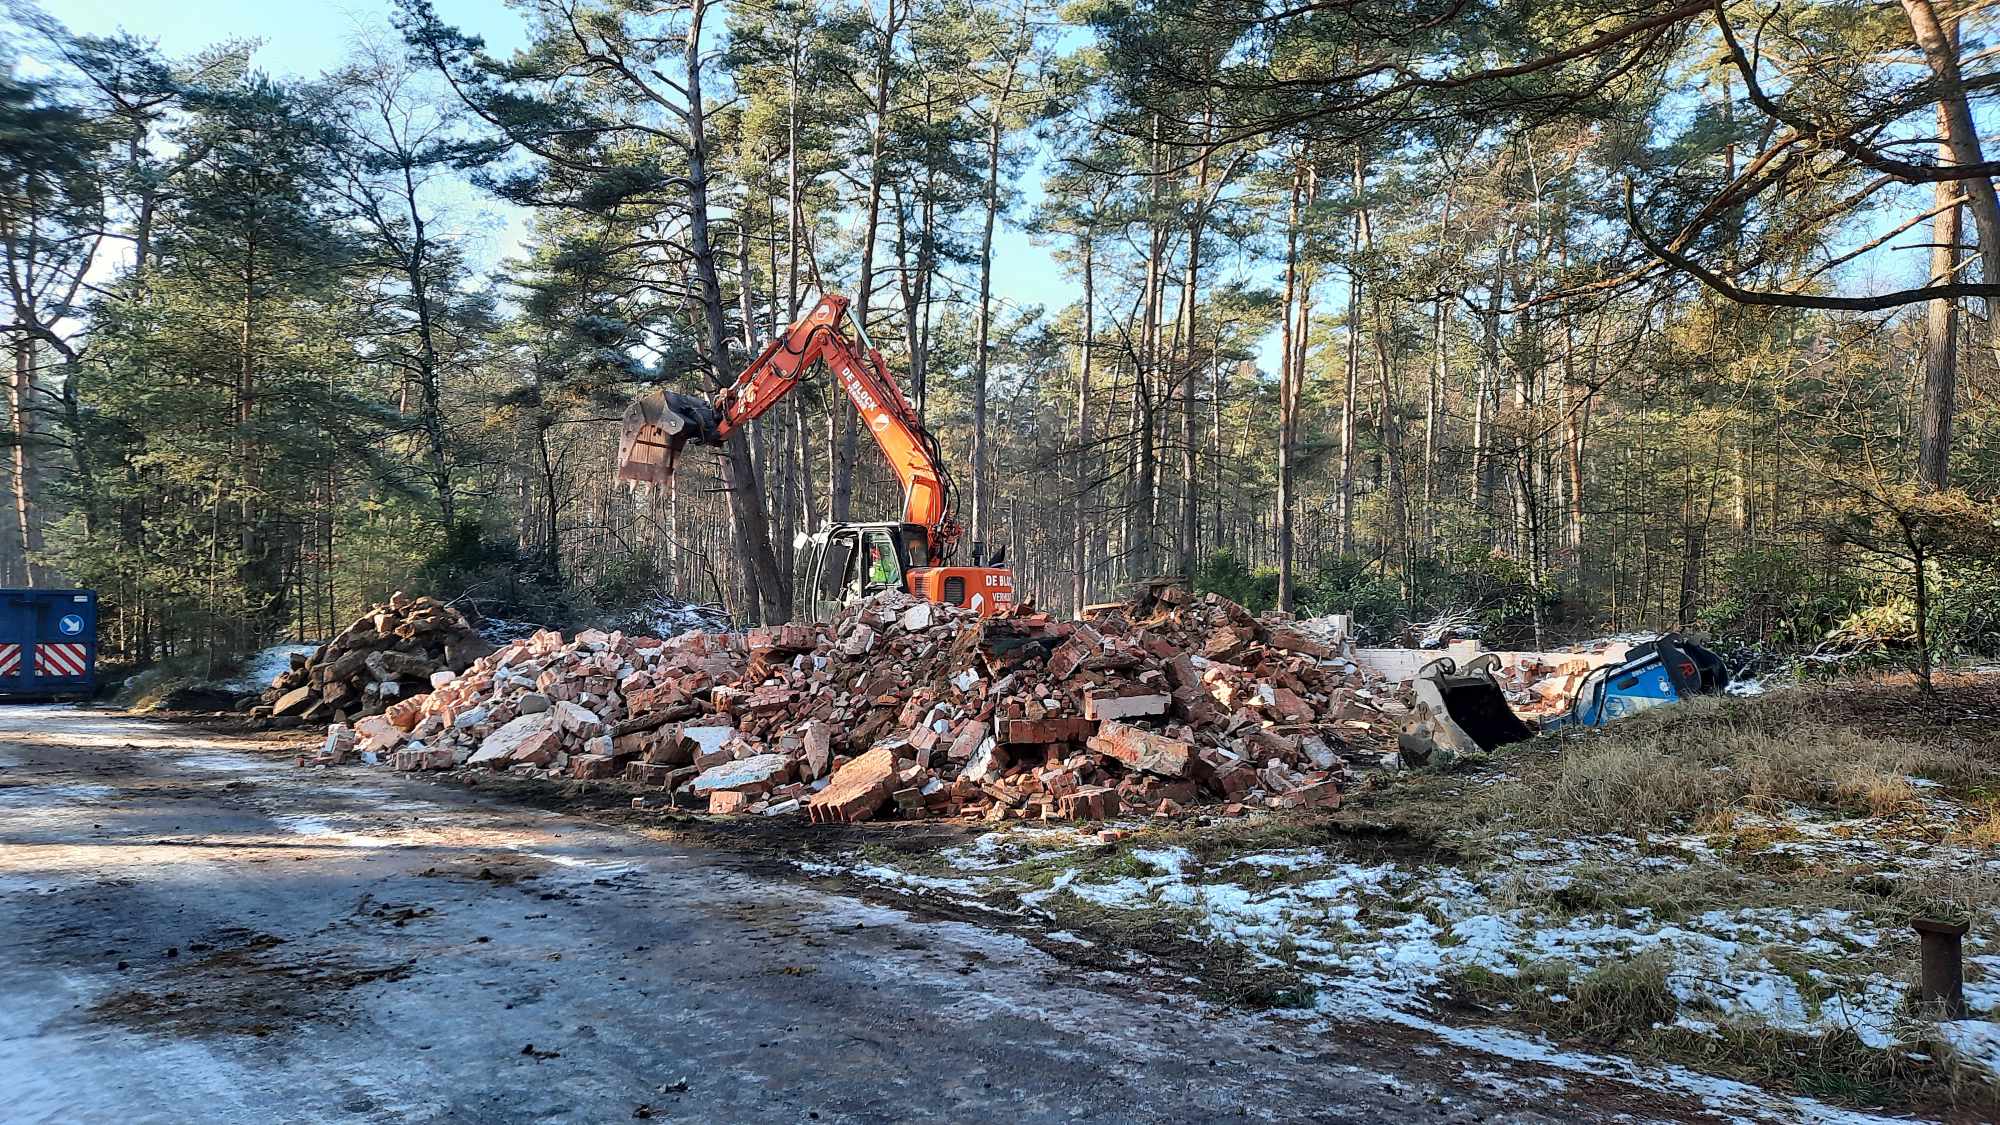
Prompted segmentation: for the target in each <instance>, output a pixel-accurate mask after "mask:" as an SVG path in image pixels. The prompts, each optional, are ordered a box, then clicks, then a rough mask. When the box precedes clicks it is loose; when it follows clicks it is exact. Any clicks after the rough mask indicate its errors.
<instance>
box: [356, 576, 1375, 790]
mask: <svg viewBox="0 0 2000 1125" xmlns="http://www.w3.org/2000/svg"><path fill="white" fill-rule="evenodd" d="M1393 706H1396V705H1395V704H1394V702H1393V700H1391V699H1390V696H1389V693H1388V692H1387V691H1386V690H1384V689H1383V688H1382V685H1380V684H1374V685H1370V684H1369V683H1368V682H1367V681H1366V680H1365V679H1364V678H1363V674H1362V672H1361V670H1360V669H1359V667H1358V666H1356V665H1355V664H1354V663H1353V661H1352V660H1350V659H1348V658H1347V657H1346V656H1345V655H1343V653H1342V652H1340V651H1338V650H1337V649H1336V648H1333V647H1329V646H1328V645H1327V644H1325V643H1324V642H1322V641H1320V640H1316V639H1314V638H1313V637H1311V636H1307V635H1305V634H1303V633H1301V632H1299V631H1297V630H1294V629H1292V628H1291V627H1290V626H1289V624H1288V622H1286V621H1284V620H1281V619H1278V618H1268V617H1267V618H1263V619H1259V618H1256V617H1253V616H1252V615H1251V614H1250V613H1248V612H1247V611H1245V610H1244V609H1243V608H1242V607H1241V606H1238V605H1236V604H1235V603H1233V602H1230V601H1228V600H1227V599H1224V598H1220V597H1217V596H1214V595H1209V596H1206V597H1200V598H1197V597H1192V596H1190V595H1188V594H1187V593H1186V592H1185V591H1182V590H1180V589H1179V588H1177V587H1176V588H1168V589H1151V590H1148V591H1147V592H1146V593H1145V594H1144V595H1143V598H1141V599H1135V600H1134V601H1133V602H1131V603H1128V604H1125V605H1120V606H1114V607H1098V608H1097V609H1096V611H1095V612H1092V613H1091V614H1090V615H1089V616H1088V619H1087V620H1082V621H1057V620H1054V619H1052V618H1051V617H1049V616H1048V615H1046V614H1040V613H1036V612H1033V610H1032V609H1029V608H1022V609H1017V610H1016V611H1014V612H1013V613H1011V614H1008V615H1005V616H999V617H987V618H981V617H979V616H977V615H976V614H973V613H971V612H968V611H965V610H960V609H957V608H955V607H949V606H940V605H935V604H931V603H928V602H923V601H919V600H917V599H914V598H911V597H909V596H907V595H905V594H902V593H900V592H887V593H883V594H880V595H877V596H876V597H874V598H871V599H869V600H868V601H865V602H862V603H860V604H859V605H857V606H854V607H851V608H850V609H848V610H846V611H844V612H842V613H841V614H840V615H839V616H838V617H837V618H836V619H835V620H834V621H832V622H829V623H821V624H793V625H782V626H774V627H769V628H761V629H751V630H749V631H748V632H747V633H742V634H728V633H688V634H683V635H681V636H677V637H674V638H672V639H670V640H665V641H662V640H658V639H654V638H650V637H630V636H625V635H623V634H619V633H610V634H607V633H602V632H596V631H586V632H583V633H579V634H577V635H576V636H575V637H573V638H571V639H569V640H567V641H565V640H564V639H563V638H562V637H561V636H560V635H559V634H556V633H553V632H541V633H537V634H535V635H534V636H532V637H528V638H523V639H521V640H517V641H513V642H511V643H509V644H508V645H506V646H505V647H503V648H501V649H499V650H498V651H496V652H493V653H490V654H488V655H486V656H484V657H482V658H481V659H479V660H477V661H474V662H472V663H471V665H470V666H469V667H467V668H465V669H464V670H463V671H462V674H456V675H450V676H440V677H439V682H438V687H437V689H436V690H435V691H432V692H430V693H429V694H427V695H423V696H417V697H411V698H402V699H399V700H396V701H394V702H393V703H392V705H391V706H389V707H388V708H387V709H386V710H385V711H384V713H383V714H381V715H380V716H379V717H373V718H367V719H364V720H362V721H361V722H360V723H358V724H357V725H356V727H355V733H356V736H357V740H358V741H357V748H358V750H359V751H360V752H361V753H363V754H364V755H376V756H381V757H387V758H389V759H391V760H392V761H393V763H394V764H395V765H396V766H398V767H399V768H403V769H438V768H452V767H459V766H469V767H474V768H493V769H507V770H509V771H514V772H523V773H529V774H532V775H534V776H541V777H548V778H570V779H596V780H605V779H618V780H622V781H624V782H627V783H630V784H632V785H634V786H637V787H639V788H640V789H642V790H649V789H660V790H665V791H667V793H668V794H670V798H671V800H672V801H673V802H674V803H675V804H678V805H681V806H682V807H688V808H698V809H707V810H709V811H713V812H718V813H721V812H729V813H765V814H769V815H780V814H786V813H798V812H804V813H805V814H806V815H807V816H808V817H809V818H810V819H812V820H814V821H820V822H852V821H858V820H867V819H871V818H885V817H921V816H969V817H981V818H985V819H988V820H1007V819H1029V818H1034V819H1051V818H1076V819H1098V818H1104V817H1110V816H1117V815H1134V814H1142V815H1143V814H1153V815H1159V816H1174V815H1178V814H1180V813H1182V812H1183V811H1186V810H1188V809H1189V808H1190V807H1192V806H1196V805H1217V804H1219V805H1221V806H1223V807H1224V808H1225V809H1227V810H1229V811H1241V810H1242V809H1246V808H1253V807H1255V808H1265V807H1298V806H1304V805H1318V806H1328V805H1333V804H1337V803H1338V801H1339V795H1340V786H1341V783H1342V781H1343V779H1344V778H1345V777H1346V775H1347V768H1348V762H1349V760H1350V759H1365V760H1368V761H1370V762H1372V761H1373V760H1375V759H1377V758H1379V757H1380V756H1381V755H1382V753H1383V752H1385V751H1386V750H1388V749H1390V748H1392V747H1393V742H1394V737H1395V732H1396V730H1397V729H1398V728H1399V726H1400V722H1401V716H1400V715H1397V714H1385V713H1384V708H1385V707H1393Z"/></svg>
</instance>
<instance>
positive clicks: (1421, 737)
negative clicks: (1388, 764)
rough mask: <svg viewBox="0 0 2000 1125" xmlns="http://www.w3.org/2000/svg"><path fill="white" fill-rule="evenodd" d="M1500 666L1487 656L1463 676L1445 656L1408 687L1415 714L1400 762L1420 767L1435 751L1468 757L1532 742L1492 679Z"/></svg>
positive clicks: (1400, 741) (1532, 733)
mask: <svg viewBox="0 0 2000 1125" xmlns="http://www.w3.org/2000/svg"><path fill="white" fill-rule="evenodd" d="M1499 666H1500V659H1499V658H1498V657H1496V656H1494V655H1493V654H1491V653H1487V654H1485V655H1483V656H1480V657H1478V658H1476V659H1474V660H1473V661H1472V663H1470V664H1468V665H1466V666H1465V671H1463V672H1460V671H1458V666H1457V664H1456V663H1454V662H1453V661H1452V659H1451V658H1450V657H1448V656H1445V657H1439V658H1438V659H1436V660H1433V661H1431V662H1430V663H1429V664H1426V665H1424V667H1423V670H1422V671H1420V672H1418V673H1417V678H1416V679H1415V680H1414V681H1413V682H1412V685H1411V686H1412V687H1413V688H1414V689H1415V691H1416V696H1417V706H1416V711H1415V713H1414V715H1413V716H1412V718H1411V719H1410V722H1409V724H1408V725H1407V726H1405V727H1404V728H1403V733H1402V736H1401V737H1400V738H1399V739H1398V740H1397V743H1398V745H1399V746H1400V748H1401V749H1402V751H1403V755H1404V757H1406V758H1408V759H1411V760H1413V761H1416V762H1423V761H1427V760H1428V759H1429V758H1430V756H1431V755H1432V754H1433V753H1434V752H1436V751H1438V750H1448V751H1451V752H1452V753H1454V754H1470V753H1473V752H1475V751H1490V750H1494V749H1496V748H1498V747H1501V746H1505V745H1507V744H1508V743H1510V742H1523V741H1526V740H1527V739H1530V738H1533V737H1534V736H1535V731H1534V728H1532V727H1530V726H1529V725H1528V724H1527V723H1525V722H1522V721H1521V717H1520V716H1519V715H1516V714H1514V709H1513V708H1512V707H1509V706H1508V705H1507V697H1506V695H1504V694H1502V693H1501V691H1500V683H1499V681H1498V680H1496V679H1494V677H1493V672H1494V669H1496V668H1498V667H1499Z"/></svg>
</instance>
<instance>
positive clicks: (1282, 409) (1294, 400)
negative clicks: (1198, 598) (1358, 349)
mask: <svg viewBox="0 0 2000 1125" xmlns="http://www.w3.org/2000/svg"><path fill="white" fill-rule="evenodd" d="M1304 188H1305V183H1304V172H1303V169H1300V168H1294V169H1293V170H1292V196H1291V205H1290V207H1289V209H1288V210H1287V211H1286V214H1285V298H1284V327H1283V329H1282V333H1283V339H1282V340H1280V342H1279V345H1278V353H1279V356H1280V359H1279V363H1280V365H1281V366H1280V368H1279V370H1278V608H1279V609H1281V610H1284V611H1285V612H1287V613H1289V612H1291V610H1292V608H1293V605H1294V603H1295V601H1296V598H1297V592H1296V590H1295V589H1294V588H1293V587H1294V578H1293V574H1292V566H1293V558H1292V556H1293V552H1294V549H1295V545H1294V543H1293V529H1292V522H1293V519H1294V517H1295V510H1296V508H1297V507H1298V497H1297V495H1296V494H1295V492H1294V484H1293V480H1292V477H1293V474H1294V473H1295V472H1296V471H1297V466H1296V465H1295V464H1294V462H1295V461H1296V460H1297V458H1298V440H1299V391H1300V387H1301V384H1303V383H1304V381H1305V380H1304V378H1303V375H1304V372H1303V371H1302V370H1301V366H1302V365H1301V364H1300V358H1301V357H1300V355H1299V352H1298V350H1297V349H1296V348H1295V347H1294V346H1293V341H1294V340H1295V339H1296V338H1297V331H1296V325H1295V324H1294V316H1295V314H1294V311H1293V305H1294V303H1295V301H1296V299H1297V296H1298V289H1299V284H1298V282H1299V198H1300V196H1301V195H1302V194H1303V192H1304Z"/></svg>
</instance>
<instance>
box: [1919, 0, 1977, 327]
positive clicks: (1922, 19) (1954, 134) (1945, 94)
mask: <svg viewBox="0 0 2000 1125" xmlns="http://www.w3.org/2000/svg"><path fill="white" fill-rule="evenodd" d="M1902 3H1903V13H1904V15H1905V16H1907V17H1908V18H1909V21H1910V31H1911V32H1912V33H1913V34H1914V35H1915V37H1916V40H1917V46H1918V47H1920V48H1922V49H1923V52H1924V61H1925V62H1927V63H1928V64H1930V69H1931V74H1932V75H1933V76H1935V77H1936V78H1937V83H1938V127H1939V128H1938V133H1939V138H1940V140H1939V148H1940V149H1941V150H1942V151H1943V152H1944V153H1945V154H1946V155H1947V156H1948V157H1949V159H1950V162H1951V163H1953V164H1960V165H1973V164H1981V163H1984V162H1985V160H1986V154H1985V152H1984V151H1983V150H1982V149H1981V147H1980V144H1979V130H1978V128H1977V126H1976V125H1975V124H1974V122H1973V120H1972V107H1971V105H1970V104H1969V103H1968V102H1967V101H1966V97H1965V80H1964V77H1963V76H1962V75H1961V74H1960V73H1959V67H1958V20H1957V18H1956V17H1953V18H1952V19H1951V20H1950V21H1949V22H1948V23H1947V22H1945V21H1941V20H1939V19H1938V14H1937V10H1936V9H1935V8H1934V7H1932V5H1931V0H1902ZM1959 183H1960V184H1961V185H1962V186H1963V188H1964V192H1965V204H1966V207H1967V209H1968V210H1970V211H1971V212H1972V225H1973V227H1974V228H1975V229H1977V230H1978V231H1979V258H1980V263H1981V264H1982V265H1983V266H1984V267H1985V271H1986V279H1987V280H1988V281H1989V282H1990V281H1993V280H1994V279H1996V278H2000V195H1996V194H1995V193H1994V190H1993V179H1992V177H1990V176H1979V175H1974V176H1967V177H1966V178H1965V179H1963V180H1960V181H1959ZM1996 314H2000V302H1994V301H1991V300H1989V301H1988V302H1987V326H1988V331H1989V332H1990V333H1991V334H1992V341H1991V342H1992V345H1993V348H1994V351H1995V354H1997V355H2000V315H1996Z"/></svg>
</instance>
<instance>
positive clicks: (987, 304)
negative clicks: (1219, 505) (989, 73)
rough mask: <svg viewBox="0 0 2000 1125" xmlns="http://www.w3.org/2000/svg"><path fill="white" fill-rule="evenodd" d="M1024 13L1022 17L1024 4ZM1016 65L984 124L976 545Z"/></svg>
mask: <svg viewBox="0 0 2000 1125" xmlns="http://www.w3.org/2000/svg"><path fill="white" fill-rule="evenodd" d="M1022 12H1023V16H1022V18H1023V19H1024V20H1025V19H1026V12H1027V9H1025V8H1024V9H1022ZM1020 66H1021V53H1020V52H1019V51H1015V52H1014V53H1013V54H1012V55H1011V56H1010V57H1009V58H1008V61H1007V76H1006V79H1005V80H1004V81H1003V82H1002V83H1001V84H1000V89H999V91H998V92H997V93H995V94H994V95H993V100H992V107H991V108H992V113H991V115H990V116H989V117H988V119H987V123H986V186H985V191H984V194H983V197H982V203H983V206H984V210H985V221H984V224H983V225H982V227H981V228H980V233H979V327H978V339H977V342H976V343H975V344H974V345H973V353H972V542H973V543H974V544H975V545H978V544H981V543H985V542H986V541H987V536H988V534H989V533H990V531H991V529H990V528H989V527H988V526H987V523H988V522H989V517H990V515H991V513H990V512H988V511H987V508H988V506H989V505H990V503H991V500H990V499H989V497H988V496H987V491H988V486H987V469H988V466H987V464H986V462H987V458H988V452H987V448H986V414H987V403H986V371H987V364H988V363H989V362H990V361H991V359H992V351H993V344H992V336H993V227H994V224H995V223H996V222H998V221H999V218H1000V156H1001V147H1002V146H1001V142H1002V141H1003V140H1004V139H1005V138H1006V135H1007V112H1008V109H1009V107H1010V104H1011V103H1012V102H1013V100H1014V80H1015V77H1016V76H1017V75H1018V73H1019V72H1020ZM973 561H974V562H975V563H976V562H978V561H979V560H977V559H974V560H973Z"/></svg>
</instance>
